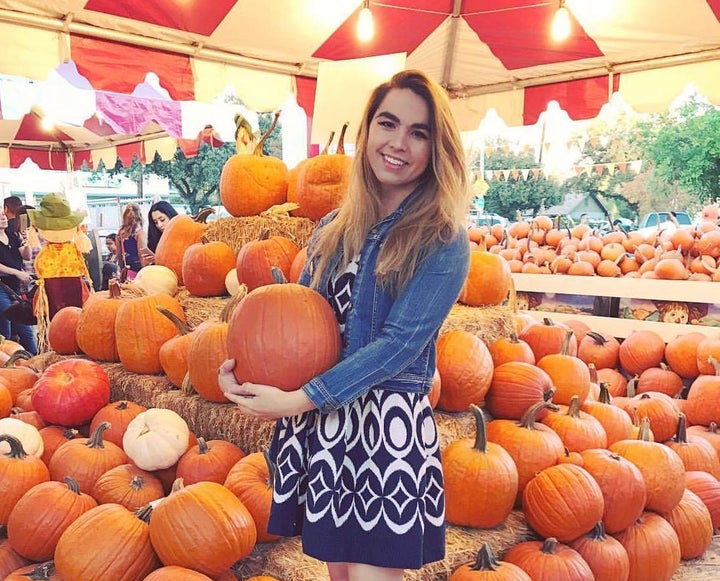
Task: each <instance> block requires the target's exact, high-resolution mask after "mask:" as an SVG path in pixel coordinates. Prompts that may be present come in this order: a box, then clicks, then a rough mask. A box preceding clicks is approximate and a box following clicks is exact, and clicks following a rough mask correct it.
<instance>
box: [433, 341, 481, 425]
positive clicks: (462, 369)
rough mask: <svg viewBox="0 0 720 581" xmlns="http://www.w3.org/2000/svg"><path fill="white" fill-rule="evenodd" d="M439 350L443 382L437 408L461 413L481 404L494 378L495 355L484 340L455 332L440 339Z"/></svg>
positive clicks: (438, 359) (438, 361)
mask: <svg viewBox="0 0 720 581" xmlns="http://www.w3.org/2000/svg"><path fill="white" fill-rule="evenodd" d="M436 349H437V369H438V371H439V372H440V377H442V381H443V389H442V390H441V391H440V397H439V399H438V408H439V409H441V410H445V411H448V412H460V411H465V410H466V409H468V407H470V404H478V405H482V404H483V403H484V400H485V394H486V393H487V391H488V389H489V388H490V382H491V381H492V376H493V362H492V356H491V355H490V351H489V350H488V348H487V346H486V345H485V343H484V342H483V341H482V339H480V338H478V337H477V336H475V335H473V334H472V333H470V332H469V331H465V330H462V329H455V330H453V331H448V332H447V333H443V334H442V335H440V337H438V340H437V347H436Z"/></svg>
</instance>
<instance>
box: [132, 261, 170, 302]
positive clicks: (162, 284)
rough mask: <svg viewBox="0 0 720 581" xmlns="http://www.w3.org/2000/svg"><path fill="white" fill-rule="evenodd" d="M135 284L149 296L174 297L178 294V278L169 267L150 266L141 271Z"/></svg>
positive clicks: (135, 279) (134, 280)
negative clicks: (162, 295) (163, 295)
mask: <svg viewBox="0 0 720 581" xmlns="http://www.w3.org/2000/svg"><path fill="white" fill-rule="evenodd" d="M133 284H134V285H135V286H138V287H140V288H141V289H142V290H144V291H145V293H146V294H148V295H157V294H165V295H170V296H171V297H174V296H175V293H177V288H178V278H177V275H176V274H175V273H174V272H173V270H172V269H170V268H168V267H167V266H161V265H159V264H149V265H148V266H145V267H143V268H141V269H140V271H139V272H138V273H137V276H136V277H135V278H134V279H133Z"/></svg>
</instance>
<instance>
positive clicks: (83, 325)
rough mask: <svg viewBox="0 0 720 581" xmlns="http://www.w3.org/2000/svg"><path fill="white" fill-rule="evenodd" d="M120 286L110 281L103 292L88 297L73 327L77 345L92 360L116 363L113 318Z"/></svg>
mask: <svg viewBox="0 0 720 581" xmlns="http://www.w3.org/2000/svg"><path fill="white" fill-rule="evenodd" d="M126 298H128V296H127V295H125V296H123V294H122V293H121V290H120V285H119V284H118V282H117V280H116V279H110V283H109V285H108V290H107V291H100V292H97V293H95V294H92V295H90V297H89V298H88V300H87V301H85V304H84V305H83V309H82V313H81V314H80V317H79V319H78V324H77V343H78V346H79V347H80V349H81V350H82V352H83V353H85V354H86V355H87V356H88V357H90V358H91V359H94V360H95V361H120V358H119V356H118V351H117V341H116V338H115V318H116V317H117V312H118V309H119V308H120V305H121V304H122V302H123V300H125V299H126Z"/></svg>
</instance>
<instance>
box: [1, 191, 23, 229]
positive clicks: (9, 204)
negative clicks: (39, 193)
mask: <svg viewBox="0 0 720 581" xmlns="http://www.w3.org/2000/svg"><path fill="white" fill-rule="evenodd" d="M22 207H23V203H22V200H21V199H20V198H18V197H17V196H8V197H7V198H5V199H4V200H3V212H4V213H5V216H7V219H8V230H9V231H11V232H19V231H20V225H19V224H18V223H17V219H16V217H17V215H18V214H20V213H21V208H22ZM25 213H26V214H27V211H26V212H25Z"/></svg>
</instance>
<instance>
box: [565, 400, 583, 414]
mask: <svg viewBox="0 0 720 581" xmlns="http://www.w3.org/2000/svg"><path fill="white" fill-rule="evenodd" d="M565 415H567V416H570V417H571V418H573V419H576V420H579V419H580V396H579V395H574V396H572V397H571V398H570V405H569V406H568V410H567V414H565Z"/></svg>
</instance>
